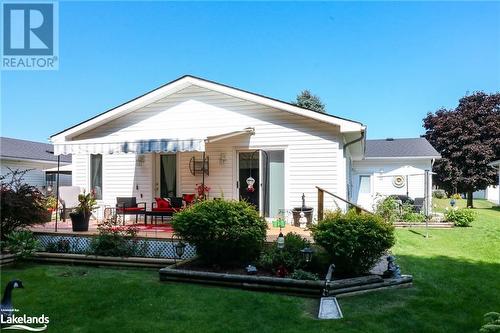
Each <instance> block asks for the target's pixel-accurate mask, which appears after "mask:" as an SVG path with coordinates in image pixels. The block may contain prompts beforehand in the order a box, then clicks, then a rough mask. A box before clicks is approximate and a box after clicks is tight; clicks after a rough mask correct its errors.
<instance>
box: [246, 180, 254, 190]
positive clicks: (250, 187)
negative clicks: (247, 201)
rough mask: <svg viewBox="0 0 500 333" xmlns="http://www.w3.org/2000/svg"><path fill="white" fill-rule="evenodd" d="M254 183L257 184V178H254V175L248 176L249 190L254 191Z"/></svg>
mask: <svg viewBox="0 0 500 333" xmlns="http://www.w3.org/2000/svg"><path fill="white" fill-rule="evenodd" d="M253 184H255V179H253V177H252V176H250V177H248V178H247V185H248V186H247V192H254V191H255V188H254V187H253Z"/></svg>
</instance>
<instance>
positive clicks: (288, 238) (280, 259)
mask: <svg viewBox="0 0 500 333" xmlns="http://www.w3.org/2000/svg"><path fill="white" fill-rule="evenodd" d="M310 246H311V243H310V242H309V241H308V240H307V239H305V238H303V237H302V236H300V235H299V234H296V233H293V232H291V233H288V234H286V235H285V247H284V248H283V249H278V246H277V241H274V242H273V243H272V245H270V246H268V247H266V248H265V249H264V251H263V252H262V254H261V256H260V259H259V262H258V266H259V267H261V268H263V269H265V270H267V271H270V272H274V273H275V272H276V271H277V270H278V268H279V267H280V266H283V267H284V268H285V269H286V270H287V271H288V272H294V271H295V270H297V269H299V268H303V267H305V264H306V262H305V261H304V258H303V256H302V253H301V252H300V251H301V250H302V249H304V248H305V247H310Z"/></svg>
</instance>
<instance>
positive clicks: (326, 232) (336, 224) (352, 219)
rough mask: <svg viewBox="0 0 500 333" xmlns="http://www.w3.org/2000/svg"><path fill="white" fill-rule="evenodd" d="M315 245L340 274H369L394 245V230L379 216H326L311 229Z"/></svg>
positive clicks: (341, 214) (338, 213) (353, 214)
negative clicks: (326, 254) (321, 248)
mask: <svg viewBox="0 0 500 333" xmlns="http://www.w3.org/2000/svg"><path fill="white" fill-rule="evenodd" d="M312 234H313V237H314V240H315V242H316V244H318V245H320V246H322V247H323V248H324V249H325V250H326V252H327V253H328V255H329V259H330V262H331V263H334V264H335V266H336V271H337V272H339V273H340V274H348V275H353V274H354V275H359V274H363V273H366V272H368V271H369V270H370V269H371V268H372V267H373V265H374V264H375V263H376V262H377V261H378V260H379V259H380V257H381V256H382V255H383V254H384V253H385V252H386V251H387V250H388V249H389V248H391V247H392V246H393V245H394V242H395V237H394V227H393V226H392V225H391V224H390V223H387V222H385V221H384V220H383V219H382V218H381V217H380V216H378V215H371V214H357V213H356V212H355V211H354V210H350V211H348V212H347V213H345V214H343V213H342V212H340V211H338V212H336V213H334V214H328V215H327V216H326V218H325V219H324V220H323V221H321V222H320V223H319V224H318V225H316V226H313V227H312Z"/></svg>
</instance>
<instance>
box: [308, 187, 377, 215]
mask: <svg viewBox="0 0 500 333" xmlns="http://www.w3.org/2000/svg"><path fill="white" fill-rule="evenodd" d="M316 188H317V189H318V221H321V220H323V216H324V205H325V193H326V194H329V195H331V196H332V197H333V198H334V199H338V200H340V201H342V202H345V203H346V204H348V205H349V206H351V207H354V209H356V212H358V213H361V212H365V213H368V214H373V213H372V212H370V211H368V210H366V209H364V208H363V207H361V206H358V205H356V204H355V203H352V202H350V201H348V200H346V199H344V198H341V197H339V196H338V195H336V194H333V193H332V192H330V191H327V190H325V189H324V188H321V187H319V186H316Z"/></svg>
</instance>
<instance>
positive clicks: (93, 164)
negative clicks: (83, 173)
mask: <svg viewBox="0 0 500 333" xmlns="http://www.w3.org/2000/svg"><path fill="white" fill-rule="evenodd" d="M90 190H91V191H94V194H95V198H96V199H97V200H101V199H102V155H101V154H91V155H90Z"/></svg>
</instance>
